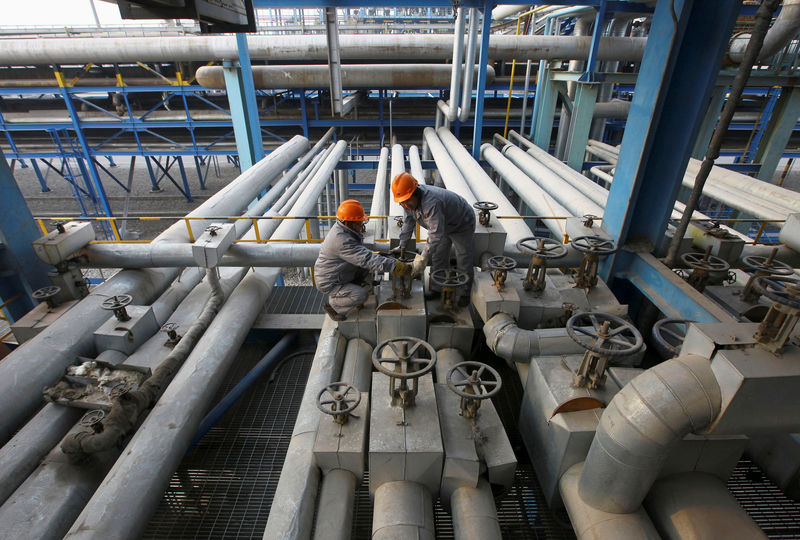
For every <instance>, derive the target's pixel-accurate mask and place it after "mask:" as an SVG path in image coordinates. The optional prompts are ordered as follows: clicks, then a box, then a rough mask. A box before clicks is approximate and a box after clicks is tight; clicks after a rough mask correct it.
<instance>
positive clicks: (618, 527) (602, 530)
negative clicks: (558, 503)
mask: <svg viewBox="0 0 800 540" xmlns="http://www.w3.org/2000/svg"><path fill="white" fill-rule="evenodd" d="M583 467H584V464H583V463H578V464H576V465H573V466H572V467H570V468H569V469H568V470H567V472H565V473H564V474H563V475H562V476H561V479H560V480H559V482H558V488H559V492H560V493H561V499H562V500H563V501H564V506H565V507H566V508H567V513H568V514H569V520H570V522H571V523H572V528H573V529H574V530H575V536H577V537H578V540H661V536H660V535H659V534H658V532H657V531H656V528H655V526H654V525H653V522H652V521H650V518H649V517H648V515H647V513H646V512H645V511H644V509H643V508H642V507H641V506H640V507H638V508H637V509H636V510H635V511H633V512H630V513H627V514H618V513H610V512H604V511H602V510H598V509H597V508H594V507H593V506H590V505H588V504H586V502H585V501H584V500H583V499H582V498H581V496H580V494H579V493H578V481H579V479H580V477H581V473H582V471H583ZM698 540H699V539H698Z"/></svg>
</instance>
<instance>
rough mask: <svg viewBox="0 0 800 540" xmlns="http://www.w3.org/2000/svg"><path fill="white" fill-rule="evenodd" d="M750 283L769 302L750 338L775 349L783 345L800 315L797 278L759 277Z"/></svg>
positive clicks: (799, 283) (763, 345)
mask: <svg viewBox="0 0 800 540" xmlns="http://www.w3.org/2000/svg"><path fill="white" fill-rule="evenodd" d="M754 286H755V287H757V288H758V289H759V291H760V292H761V294H763V295H764V296H766V297H767V298H769V299H770V300H772V301H773V304H772V306H771V307H770V308H769V311H767V314H766V315H765V316H764V320H763V321H761V324H759V325H758V330H756V333H755V334H754V335H753V338H754V339H755V340H756V341H757V342H758V344H759V345H760V346H761V347H762V348H764V349H766V350H768V351H771V352H774V353H775V352H778V351H779V350H781V348H783V346H784V345H785V344H786V341H787V340H788V339H789V336H790V334H791V333H792V330H794V327H795V325H796V324H797V320H798V318H800V279H797V278H794V277H786V276H760V277H757V278H756V279H755V284H754Z"/></svg>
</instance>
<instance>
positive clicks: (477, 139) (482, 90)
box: [461, 2, 494, 160]
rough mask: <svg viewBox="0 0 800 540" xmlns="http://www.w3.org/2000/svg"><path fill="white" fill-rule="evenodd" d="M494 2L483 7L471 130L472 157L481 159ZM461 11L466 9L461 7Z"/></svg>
mask: <svg viewBox="0 0 800 540" xmlns="http://www.w3.org/2000/svg"><path fill="white" fill-rule="evenodd" d="M493 7H494V2H486V3H485V4H484V5H483V26H482V28H481V53H480V56H479V60H478V95H477V96H476V97H475V124H474V126H473V130H472V157H473V158H475V159H476V160H477V159H480V157H481V135H482V134H483V98H484V96H485V94H486V66H487V65H488V63H489V34H490V33H491V29H492V8H493ZM461 9H466V8H464V7H462V8H461Z"/></svg>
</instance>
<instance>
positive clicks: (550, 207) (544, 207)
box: [481, 143, 574, 239]
mask: <svg viewBox="0 0 800 540" xmlns="http://www.w3.org/2000/svg"><path fill="white" fill-rule="evenodd" d="M481 154H482V156H483V159H485V160H486V161H487V162H488V163H489V165H491V166H492V168H493V169H494V170H495V171H497V174H499V175H500V176H501V177H502V178H503V180H505V182H506V183H507V184H508V185H509V186H511V189H513V190H514V191H515V192H516V193H517V195H519V196H520V198H521V199H522V200H523V201H525V204H527V205H528V208H530V209H531V210H532V211H533V212H534V213H536V214H537V215H539V216H550V217H568V216H573V215H574V214H572V213H571V212H570V211H569V210H567V209H566V208H564V207H563V206H562V205H561V204H560V203H559V202H558V201H556V200H555V199H554V198H553V197H552V196H551V195H550V194H549V193H547V192H546V191H545V190H543V189H542V188H540V187H539V185H538V184H537V183H536V182H534V181H533V180H531V179H530V178H529V177H528V176H527V175H526V174H525V173H524V172H523V171H521V170H520V169H519V168H518V167H517V166H516V165H514V164H513V163H512V162H511V161H509V160H508V159H507V158H506V157H505V156H503V154H502V153H501V152H500V151H499V150H497V149H496V148H495V147H494V146H492V145H491V144H489V143H485V144H484V145H483V146H481ZM542 223H544V225H545V227H547V228H548V229H549V230H550V232H551V233H553V236H554V237H555V238H559V239H561V238H564V237H565V235H566V234H567V227H566V220H563V219H543V220H542Z"/></svg>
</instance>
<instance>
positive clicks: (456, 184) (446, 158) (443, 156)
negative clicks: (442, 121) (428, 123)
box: [423, 127, 478, 206]
mask: <svg viewBox="0 0 800 540" xmlns="http://www.w3.org/2000/svg"><path fill="white" fill-rule="evenodd" d="M423 136H424V137H425V142H427V143H428V148H429V149H430V151H431V154H433V159H434V161H436V169H437V170H438V171H439V177H440V178H441V179H442V182H443V183H444V185H445V187H446V188H447V189H448V190H450V191H452V192H453V193H457V194H458V195H461V196H462V197H464V199H465V200H466V201H467V202H468V203H469V204H470V206H471V205H472V204H473V203H475V202H477V201H478V199H476V198H475V195H473V194H472V190H470V188H469V185H467V181H466V180H464V176H463V175H462V174H461V171H460V170H459V169H458V166H456V164H455V162H454V161H453V158H452V157H450V154H449V153H448V152H447V149H446V148H445V147H444V145H443V144H442V141H441V140H440V139H439V136H438V135H437V134H436V131H434V130H433V129H432V128H429V127H428V128H425V129H424V130H423Z"/></svg>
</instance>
